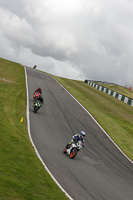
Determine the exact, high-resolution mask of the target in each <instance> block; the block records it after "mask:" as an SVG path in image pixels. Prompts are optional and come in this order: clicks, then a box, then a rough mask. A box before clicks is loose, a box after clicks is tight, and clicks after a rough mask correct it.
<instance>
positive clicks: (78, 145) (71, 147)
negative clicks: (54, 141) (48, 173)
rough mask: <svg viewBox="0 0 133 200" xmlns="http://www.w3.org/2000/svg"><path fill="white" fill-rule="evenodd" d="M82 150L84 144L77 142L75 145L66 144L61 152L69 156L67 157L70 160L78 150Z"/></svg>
mask: <svg viewBox="0 0 133 200" xmlns="http://www.w3.org/2000/svg"><path fill="white" fill-rule="evenodd" d="M82 148H84V143H83V142H82V141H81V140H79V141H78V142H77V143H76V144H75V143H71V144H67V145H66V146H65V147H64V151H63V152H64V153H66V154H67V155H69V157H70V158H71V159H72V158H75V156H76V155H77V153H78V151H80V149H82Z"/></svg>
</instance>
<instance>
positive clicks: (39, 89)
mask: <svg viewBox="0 0 133 200" xmlns="http://www.w3.org/2000/svg"><path fill="white" fill-rule="evenodd" d="M36 92H37V93H40V95H39V97H37V98H36V99H38V100H40V101H41V103H43V98H42V89H41V88H40V87H38V88H37V89H36V90H35V92H34V95H35V93H36Z"/></svg>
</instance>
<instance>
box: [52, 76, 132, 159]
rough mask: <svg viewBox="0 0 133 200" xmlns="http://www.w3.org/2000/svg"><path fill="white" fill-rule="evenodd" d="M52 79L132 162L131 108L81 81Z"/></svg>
mask: <svg viewBox="0 0 133 200" xmlns="http://www.w3.org/2000/svg"><path fill="white" fill-rule="evenodd" d="M53 77H54V78H55V79H57V80H58V81H59V82H60V83H61V84H62V85H63V86H64V87H65V88H66V89H67V90H68V91H69V92H70V93H71V94H72V95H73V96H74V97H75V98H76V99H77V100H78V101H79V102H80V103H81V104H82V105H83V106H84V107H85V108H86V109H87V110H88V111H89V112H90V113H91V114H92V116H93V117H94V118H95V119H96V120H97V121H98V123H99V124H100V125H101V126H102V127H103V129H104V130H105V131H106V132H107V133H108V134H109V136H110V137H111V138H112V139H113V140H114V142H115V143H116V144H117V145H118V146H119V147H120V149H121V150H122V151H123V152H124V153H125V154H126V155H127V156H128V157H129V158H130V159H131V160H133V107H131V106H129V105H127V104H125V103H124V102H122V101H119V100H118V99H116V98H114V97H112V96H109V95H108V94H106V93H103V92H101V91H99V90H97V89H95V88H93V87H91V86H89V85H88V84H86V83H84V82H83V81H75V80H70V79H65V78H61V77H56V76H53Z"/></svg>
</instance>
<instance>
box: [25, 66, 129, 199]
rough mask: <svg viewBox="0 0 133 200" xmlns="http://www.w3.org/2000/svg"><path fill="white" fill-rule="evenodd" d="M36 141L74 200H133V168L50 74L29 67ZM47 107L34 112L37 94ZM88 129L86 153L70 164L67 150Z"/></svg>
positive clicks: (31, 116) (49, 165) (36, 144)
mask: <svg viewBox="0 0 133 200" xmlns="http://www.w3.org/2000/svg"><path fill="white" fill-rule="evenodd" d="M26 71H27V80H28V90H29V118H30V132H31V137H32V140H33V142H34V144H35V146H36V148H37V150H38V152H39V154H40V156H41V158H42V160H43V161H44V163H45V164H46V166H47V167H48V169H49V170H50V171H51V173H52V174H53V176H54V177H55V179H56V180H57V181H58V182H59V184H60V185H61V186H62V187H63V188H64V189H65V191H66V192H67V193H68V194H69V195H70V196H71V197H72V198H73V199H74V200H133V165H132V163H131V162H130V161H129V160H128V159H126V158H125V157H124V155H123V154H122V153H121V152H120V151H119V150H118V149H117V148H116V146H115V145H114V144H113V143H112V142H111V141H110V139H109V138H108V137H107V136H106V135H105V133H104V132H103V131H102V129H101V128H100V127H99V126H98V125H97V124H96V122H95V121H94V120H93V119H92V118H91V117H90V116H89V115H88V113H87V112H86V111H85V110H84V109H83V108H82V107H81V106H80V105H79V104H78V103H77V102H76V101H75V100H74V99H73V98H72V97H71V96H70V95H69V94H68V93H67V92H66V91H65V90H64V89H63V88H62V87H61V86H60V85H59V84H58V83H57V82H56V81H55V80H54V79H53V78H52V77H51V76H49V75H47V74H45V73H42V72H39V71H36V70H33V69H32V68H29V67H26ZM37 87H41V88H42V91H43V97H44V105H43V106H42V108H41V109H40V110H39V111H38V112H37V113H36V114H35V113H34V112H33V92H34V90H35V89H36V88H37ZM81 130H84V131H85V132H86V133H87V135H86V138H85V145H86V146H85V148H84V149H83V150H81V151H80V152H79V153H78V155H77V157H76V158H75V159H73V160H71V159H70V158H69V157H68V156H66V155H65V154H64V153H63V148H64V146H65V145H66V143H67V142H68V141H70V139H71V137H72V135H73V134H77V133H79V132H80V131H81Z"/></svg>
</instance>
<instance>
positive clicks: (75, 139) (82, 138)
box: [65, 131, 86, 149]
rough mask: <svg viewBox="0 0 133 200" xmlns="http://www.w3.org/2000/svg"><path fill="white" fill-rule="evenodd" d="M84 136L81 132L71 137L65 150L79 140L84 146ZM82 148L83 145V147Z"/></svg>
mask: <svg viewBox="0 0 133 200" xmlns="http://www.w3.org/2000/svg"><path fill="white" fill-rule="evenodd" d="M85 135H86V133H85V132H84V131H81V132H80V134H76V135H73V137H72V139H71V142H69V143H68V144H67V145H66V147H65V148H66V149H69V148H70V146H71V144H72V143H75V144H76V143H77V142H78V141H79V140H81V141H82V143H83V144H84V138H85ZM83 147H84V145H83Z"/></svg>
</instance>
